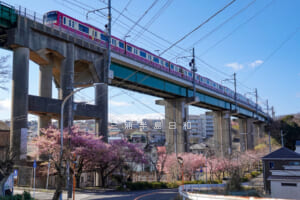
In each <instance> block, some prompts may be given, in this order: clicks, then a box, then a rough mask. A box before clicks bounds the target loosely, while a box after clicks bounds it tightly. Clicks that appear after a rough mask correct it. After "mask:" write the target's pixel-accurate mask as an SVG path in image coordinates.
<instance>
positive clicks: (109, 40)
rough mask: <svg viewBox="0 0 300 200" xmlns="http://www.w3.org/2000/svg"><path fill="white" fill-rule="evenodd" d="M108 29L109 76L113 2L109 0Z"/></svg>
mask: <svg viewBox="0 0 300 200" xmlns="http://www.w3.org/2000/svg"><path fill="white" fill-rule="evenodd" d="M107 18H108V27H107V32H108V47H107V51H108V52H107V57H108V59H107V62H108V63H107V68H108V69H107V74H108V72H109V70H110V63H111V0H108V16H107Z"/></svg>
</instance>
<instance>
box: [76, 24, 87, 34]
mask: <svg viewBox="0 0 300 200" xmlns="http://www.w3.org/2000/svg"><path fill="white" fill-rule="evenodd" d="M78 29H79V30H80V31H81V32H84V33H89V28H88V27H86V26H83V25H82V24H78Z"/></svg>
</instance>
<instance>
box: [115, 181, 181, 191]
mask: <svg viewBox="0 0 300 200" xmlns="http://www.w3.org/2000/svg"><path fill="white" fill-rule="evenodd" d="M176 187H178V184H177V183H164V182H135V183H131V182H127V183H125V187H124V186H123V187H122V186H119V187H118V190H124V189H129V190H147V189H166V188H176Z"/></svg>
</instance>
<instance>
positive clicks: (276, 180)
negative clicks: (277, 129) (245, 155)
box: [262, 147, 300, 198]
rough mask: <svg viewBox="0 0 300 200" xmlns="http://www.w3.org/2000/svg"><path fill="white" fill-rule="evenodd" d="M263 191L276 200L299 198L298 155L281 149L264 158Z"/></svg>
mask: <svg viewBox="0 0 300 200" xmlns="http://www.w3.org/2000/svg"><path fill="white" fill-rule="evenodd" d="M262 161H263V170H264V173H263V177H264V188H265V191H266V192H267V193H269V194H271V196H272V197H276V198H295V197H299V196H300V154H299V153H296V152H294V151H292V150H290V149H288V148H285V147H282V148H280V149H278V150H276V151H273V152H272V153H270V154H268V155H266V156H264V157H263V158H262Z"/></svg>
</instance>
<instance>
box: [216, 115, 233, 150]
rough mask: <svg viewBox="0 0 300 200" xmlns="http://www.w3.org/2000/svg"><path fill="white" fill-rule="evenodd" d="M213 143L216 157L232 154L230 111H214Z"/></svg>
mask: <svg viewBox="0 0 300 200" xmlns="http://www.w3.org/2000/svg"><path fill="white" fill-rule="evenodd" d="M213 115H214V142H215V144H214V145H215V153H216V155H217V156H227V155H230V154H231V153H232V134H231V121H230V111H214V112H213Z"/></svg>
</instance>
